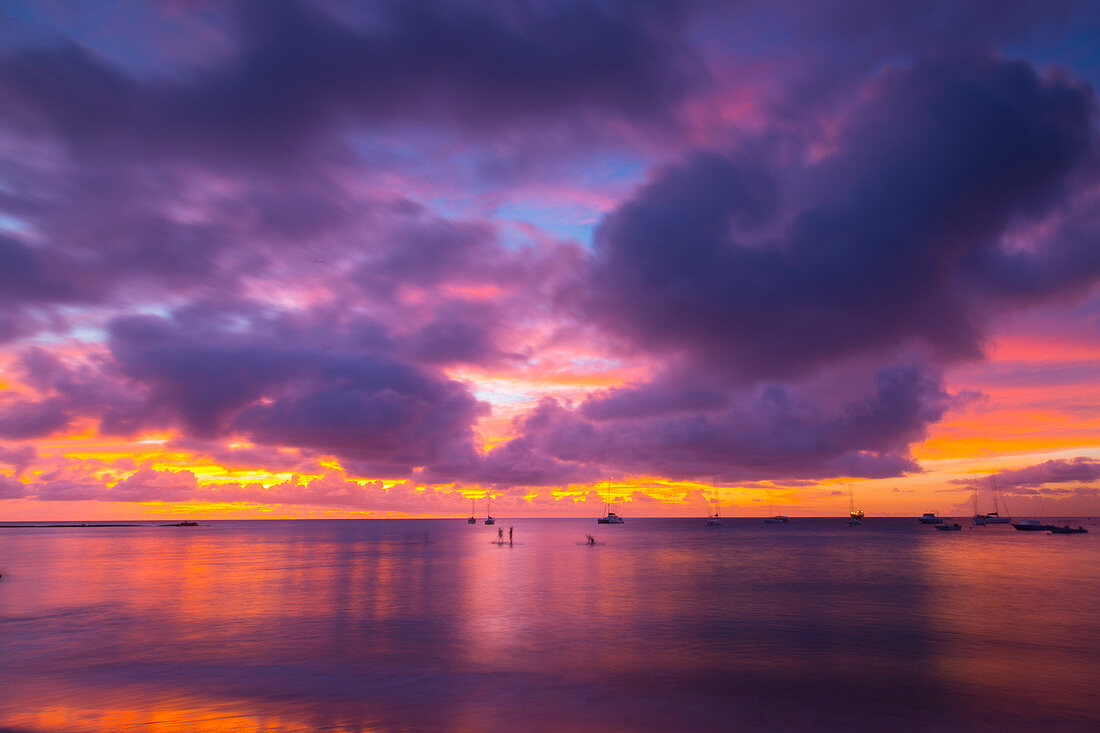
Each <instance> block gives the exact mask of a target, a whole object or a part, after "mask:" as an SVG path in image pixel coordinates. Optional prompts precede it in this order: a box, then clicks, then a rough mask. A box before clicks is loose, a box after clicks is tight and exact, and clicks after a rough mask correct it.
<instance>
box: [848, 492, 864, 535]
mask: <svg viewBox="0 0 1100 733" xmlns="http://www.w3.org/2000/svg"><path fill="white" fill-rule="evenodd" d="M863 517H864V514H863V510H862V509H856V497H855V495H854V494H853V493H852V485H851V484H848V526H849V527H858V526H860V525H862V524H863Z"/></svg>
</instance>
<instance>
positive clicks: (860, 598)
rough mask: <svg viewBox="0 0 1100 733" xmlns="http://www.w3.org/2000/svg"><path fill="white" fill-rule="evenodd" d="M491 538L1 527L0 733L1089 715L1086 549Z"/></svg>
mask: <svg viewBox="0 0 1100 733" xmlns="http://www.w3.org/2000/svg"><path fill="white" fill-rule="evenodd" d="M833 521H836V520H833ZM508 524H512V525H513V526H515V528H516V541H515V544H514V545H511V546H510V545H509V544H508V543H507V542H505V543H504V544H503V545H498V544H497V543H496V542H495V539H496V532H495V528H492V527H490V528H486V527H483V526H482V525H467V524H465V522H443V521H435V522H432V521H409V522H397V521H376V522H370V521H315V522H312V521H299V522H219V523H214V524H213V526H206V527H198V528H161V527H152V526H150V527H138V528H111V529H96V530H94V531H93V530H64V531H60V530H47V529H41V530H30V529H22V530H0V570H2V572H3V573H4V578H3V580H2V581H0V655H2V657H0V658H3V659H4V660H5V664H4V665H2V666H0V684H2V685H3V689H4V690H5V695H4V696H2V697H3V699H0V726H4V725H6V726H21V727H23V728H25V729H27V730H36V731H61V730H65V731H69V730H88V731H107V730H111V731H114V730H125V729H126V728H127V726H151V725H154V724H155V725H156V728H155V729H156V730H194V729H196V728H198V729H201V730H212V731H215V730H257V731H261V730H262V731H282V730H315V729H319V728H325V727H326V726H328V727H329V729H332V730H348V731H351V730H355V731H360V730H405V729H415V730H485V729H487V728H489V727H497V726H499V725H500V724H502V723H503V722H506V723H507V724H508V725H509V726H510V727H513V728H519V729H523V730H559V729H561V728H562V727H572V728H578V729H582V730H672V729H688V728H690V729H713V730H718V729H725V728H728V727H729V725H730V724H731V721H736V722H737V724H738V727H740V728H741V729H748V730H775V729H788V730H795V729H805V728H807V727H810V728H814V729H818V730H821V729H841V728H846V727H855V728H894V729H927V728H937V729H943V730H973V729H982V728H987V729H998V730H1013V729H1023V728H1024V727H1030V726H1031V725H1034V724H1036V723H1038V722H1039V721H1045V724H1046V725H1048V726H1049V725H1054V724H1056V725H1059V726H1061V727H1063V728H1067V727H1068V728H1070V729H1072V728H1073V727H1074V726H1079V727H1081V729H1089V728H1091V723H1092V722H1093V720H1094V719H1095V716H1096V715H1097V712H1098V711H1097V705H1096V703H1095V702H1094V701H1093V700H1092V698H1091V690H1092V689H1094V688H1095V686H1096V685H1097V683H1100V674H1098V672H1097V671H1096V670H1097V665H1096V656H1095V655H1096V653H1097V651H1098V650H1100V618H1098V617H1097V611H1096V609H1097V608H1098V607H1100V580H1098V579H1097V577H1096V574H1095V573H1094V572H1092V571H1091V570H1090V569H1091V568H1094V567H1096V561H1097V560H1098V559H1100V556H1098V544H1097V542H1096V539H1095V537H1094V536H1093V535H1088V536H1080V537H1050V536H1042V537H1020V536H1019V535H1020V534H1021V533H1013V532H1011V530H1008V531H1004V530H1003V528H993V529H989V528H985V529H984V530H981V531H968V532H964V533H951V535H952V536H946V537H945V536H943V535H944V533H936V532H929V531H925V530H927V529H928V528H924V527H920V526H919V525H916V523H915V522H911V521H907V520H879V521H878V522H874V521H870V520H869V521H868V522H867V524H866V525H865V526H864V527H862V528H860V531H859V532H858V533H853V532H852V531H850V530H848V529H847V528H846V527H844V526H843V525H840V524H837V525H836V526H834V525H833V524H832V523H831V522H830V520H802V521H801V522H795V523H792V524H791V525H787V526H781V527H769V528H763V527H761V526H760V525H759V522H755V521H738V520H730V521H727V523H726V524H727V526H726V527H723V528H722V529H721V530H720V531H714V530H707V529H706V528H705V527H703V526H702V522H701V521H697V520H649V521H646V520H633V521H631V522H629V523H628V524H626V525H621V526H615V527H600V528H598V530H597V528H595V527H594V526H592V523H591V522H589V521H584V522H582V521H572V520H516V521H514V522H510V523H506V524H505V525H504V527H505V534H507V526H508ZM589 532H591V533H594V534H596V535H597V538H598V539H599V540H600V542H601V543H600V544H599V545H597V546H595V547H588V546H586V545H585V544H584V535H585V534H586V533H589ZM609 711H610V713H611V714H608V713H609ZM173 726H174V727H173Z"/></svg>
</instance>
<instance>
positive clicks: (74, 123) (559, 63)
mask: <svg viewBox="0 0 1100 733" xmlns="http://www.w3.org/2000/svg"><path fill="white" fill-rule="evenodd" d="M498 10H499V8H497V7H495V6H494V4H492V3H486V4H484V5H482V4H476V3H465V4H463V3H447V2H439V3H412V4H410V3H404V2H388V3H376V4H374V5H372V6H371V8H370V12H368V13H364V14H362V15H363V17H361V18H359V20H360V21H361V22H359V23H354V22H351V20H350V18H351V17H352V16H351V15H349V14H344V16H343V18H342V19H338V18H337V17H336V16H334V15H328V14H326V13H325V12H323V11H322V10H320V9H319V8H317V7H315V6H313V5H311V4H307V3H299V2H293V1H291V0H277V1H266V0H265V1H263V2H247V3H241V4H239V5H238V8H237V13H236V15H237V19H236V22H235V23H234V24H233V26H232V28H231V29H230V30H231V35H230V37H229V38H230V41H229V46H230V48H229V49H228V51H227V52H226V53H225V54H224V55H223V56H222V57H221V58H220V59H219V62H218V63H217V64H211V65H209V66H200V67H195V68H191V69H188V70H186V71H177V72H176V73H175V74H173V75H171V76H164V77H156V76H145V77H142V78H139V77H136V76H134V75H132V74H130V73H128V70H125V69H122V68H119V67H117V66H115V65H114V64H112V63H110V62H108V61H107V60H105V59H103V58H102V57H100V56H97V55H96V54H93V53H92V52H90V51H89V50H88V49H86V48H84V47H82V46H80V45H77V44H75V43H71V42H69V43H65V44H60V45H58V46H55V47H53V48H39V49H34V50H28V49H20V50H17V51H14V52H9V53H8V54H6V56H5V57H4V58H3V59H2V60H0V102H2V104H3V106H4V107H5V109H6V110H7V113H6V115H5V116H6V117H7V119H8V121H9V124H14V125H17V126H18V128H19V129H21V130H34V131H36V132H49V133H52V134H54V135H56V136H58V137H60V138H62V139H64V140H66V141H67V143H69V144H70V145H72V146H74V147H75V148H76V149H77V150H78V151H81V152H83V153H92V154H96V155H103V154H111V155H119V154H122V155H126V156H132V155H136V156H140V157H146V158H150V157H152V158H156V157H163V156H173V155H175V156H180V155H183V156H188V157H200V158H202V159H204V160H206V161H207V162H208V163H209V162H215V161H217V160H218V159H219V158H220V159H221V160H222V162H223V163H224V162H230V163H232V162H234V161H236V162H238V163H239V162H242V161H243V162H245V163H246V164H247V165H250V166H251V165H257V164H264V163H269V164H275V165H278V164H279V161H280V160H281V159H285V158H286V157H287V156H293V155H294V154H295V153H296V152H298V151H303V150H309V149H310V148H311V147H312V146H314V145H315V144H316V141H317V139H318V138H320V137H322V136H323V133H325V132H327V131H329V130H332V129H333V128H340V127H343V126H346V125H348V124H351V125H353V126H354V125H372V126H385V125H390V124H400V123H408V122H419V123H421V124H425V125H432V124H439V123H441V122H442V123H443V124H445V125H450V126H455V127H458V128H461V129H464V130H466V131H468V132H475V133H479V134H480V133H484V132H487V131H490V130H499V129H500V128H501V127H504V126H508V125H514V124H516V123H524V124H527V125H533V126H536V127H546V126H547V125H553V124H558V125H560V124H573V123H575V122H577V121H586V122H589V123H599V124H602V123H603V122H604V121H605V119H607V118H611V119H615V120H617V121H618V122H619V123H620V125H621V126H627V127H633V126H645V125H657V126H667V125H668V124H669V123H670V121H671V118H672V117H673V114H674V110H675V108H676V105H677V103H678V102H679V101H680V100H682V99H683V98H684V97H685V96H686V95H688V94H689V93H690V92H691V90H692V89H693V88H695V87H696V86H698V85H699V84H700V83H701V78H700V77H701V72H700V70H699V68H698V66H697V65H696V64H694V63H693V62H692V58H691V53H690V50H689V49H688V47H687V46H686V45H685V44H684V42H683V39H682V38H681V34H680V33H679V32H678V29H677V26H678V23H677V16H676V14H675V13H672V12H668V11H662V10H660V9H658V8H656V7H650V6H648V5H644V4H637V3H605V4H600V5H597V4H592V3H582V2H566V3H557V4H555V5H553V6H549V7H545V6H540V7H536V6H526V5H516V6H514V7H512V8H510V12H508V13H500V12H496V11H498Z"/></svg>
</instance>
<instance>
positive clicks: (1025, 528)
mask: <svg viewBox="0 0 1100 733" xmlns="http://www.w3.org/2000/svg"><path fill="white" fill-rule="evenodd" d="M1012 526H1013V527H1015V528H1016V529H1018V530H1020V531H1021V532H1049V531H1050V530H1052V529H1054V526H1053V525H1050V524H1043V523H1042V522H1040V521H1039V520H1038V519H1025V520H1024V521H1022V522H1013V523H1012Z"/></svg>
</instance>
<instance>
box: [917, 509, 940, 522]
mask: <svg viewBox="0 0 1100 733" xmlns="http://www.w3.org/2000/svg"><path fill="white" fill-rule="evenodd" d="M919 521H920V523H921V524H943V520H942V519H940V518H939V517H937V516H936V513H935V512H925V513H924V514H922V515H921V518H920V520H919Z"/></svg>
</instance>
